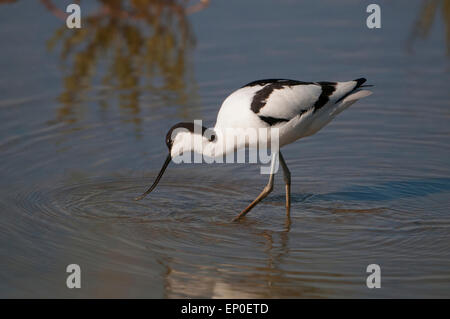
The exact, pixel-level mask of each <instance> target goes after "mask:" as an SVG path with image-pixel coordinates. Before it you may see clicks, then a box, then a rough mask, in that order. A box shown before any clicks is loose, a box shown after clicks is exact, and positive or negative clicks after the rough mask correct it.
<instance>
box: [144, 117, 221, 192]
mask: <svg viewBox="0 0 450 319" xmlns="http://www.w3.org/2000/svg"><path fill="white" fill-rule="evenodd" d="M215 139H216V136H215V134H214V131H212V130H210V129H207V128H206V127H204V126H202V125H200V124H198V123H195V122H180V123H178V124H175V125H174V126H172V127H171V128H170V130H169V131H168V132H167V134H166V145H167V148H168V149H169V154H168V155H167V157H166V161H165V162H164V164H163V166H162V168H161V170H160V172H159V174H158V176H157V177H156V179H155V181H154V182H153V184H152V186H150V188H149V189H148V190H147V191H146V192H145V193H143V194H142V195H141V196H138V197H136V198H135V199H136V200H140V199H142V198H144V197H145V196H147V195H148V194H149V193H150V192H151V191H153V189H155V187H156V185H158V182H159V180H160V179H161V177H162V176H163V174H164V172H165V170H166V168H167V166H168V165H169V163H170V162H171V160H172V158H175V157H177V156H181V155H183V154H184V153H186V152H191V151H195V152H198V153H202V149H203V147H204V146H205V145H206V144H208V143H211V142H214V141H215Z"/></svg>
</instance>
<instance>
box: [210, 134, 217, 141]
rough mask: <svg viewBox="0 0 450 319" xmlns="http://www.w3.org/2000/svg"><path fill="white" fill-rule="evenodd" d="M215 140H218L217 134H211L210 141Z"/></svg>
mask: <svg viewBox="0 0 450 319" xmlns="http://www.w3.org/2000/svg"><path fill="white" fill-rule="evenodd" d="M215 140H216V136H215V135H214V134H211V136H210V137H209V141H210V142H214V141H215Z"/></svg>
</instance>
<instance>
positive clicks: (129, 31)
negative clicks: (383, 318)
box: [0, 0, 450, 298]
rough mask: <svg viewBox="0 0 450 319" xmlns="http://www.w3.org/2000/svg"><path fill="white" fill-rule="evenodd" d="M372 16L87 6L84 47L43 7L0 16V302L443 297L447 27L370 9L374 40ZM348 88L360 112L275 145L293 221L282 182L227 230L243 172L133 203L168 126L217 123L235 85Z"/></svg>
mask: <svg viewBox="0 0 450 319" xmlns="http://www.w3.org/2000/svg"><path fill="white" fill-rule="evenodd" d="M62 3H63V2H61V3H60V2H58V6H61V7H60V8H64V6H63V4H62ZM123 3H124V4H125V1H123ZM369 3H370V2H367V1H339V3H338V2H337V1H331V0H329V1H269V0H264V1H261V0H258V1H256V0H255V1H253V0H252V1H234V0H233V1H214V0H213V1H211V3H210V5H209V7H207V8H205V9H203V10H200V11H198V12H194V13H192V14H184V13H183V10H181V9H180V8H184V7H186V6H189V5H191V4H193V3H192V2H190V3H185V2H183V3H181V2H180V6H178V5H173V4H170V5H169V4H167V5H164V6H162V7H158V5H157V4H155V2H153V1H147V2H142V4H141V6H142V7H138V8H136V9H137V10H138V12H141V13H142V12H146V13H145V14H143V13H142V14H141V15H133V14H130V15H124V10H123V8H117V7H109V8H106V9H108V10H105V8H101V7H100V6H99V5H98V4H94V3H93V2H91V3H90V4H89V5H88V4H87V3H86V4H84V2H83V3H82V10H83V11H82V12H83V20H82V21H83V22H82V23H83V28H82V29H81V31H74V30H68V29H66V28H65V26H64V25H65V24H64V21H63V20H61V19H60V18H59V17H58V11H55V10H53V11H52V10H51V9H50V8H48V7H46V6H44V5H43V2H38V1H36V2H28V1H16V2H14V3H11V4H2V5H0V26H1V27H0V41H1V43H2V50H1V51H0V69H1V70H2V71H1V73H0V74H1V76H0V120H1V125H0V154H1V156H0V176H1V179H0V214H1V217H0V296H1V297H69V298H70V297H139V298H140V297H151V298H153V297H156V298H173V297H182V298H184V297H207V298H210V297H215V298H220V297H232V298H234V297H267V298H273V297H286V298H310V297H320V298H324V297H326V298H340V297H345V298H351V297H370V298H373V297H450V246H449V242H450V215H449V198H450V167H449V159H450V147H449V146H450V145H449V136H450V130H449V124H448V123H449V119H450V111H449V105H450V93H449V87H448V83H449V80H450V76H449V66H450V64H449V59H448V54H447V50H448V42H447V41H448V39H447V38H446V33H445V28H446V27H447V26H448V24H449V21H448V16H449V15H448V12H447V11H445V10H446V9H445V7H444V3H445V1H423V2H422V1H395V2H392V1H380V2H379V4H380V5H381V7H382V28H381V29H379V30H369V29H368V28H367V27H366V26H365V19H366V17H367V13H366V12H365V9H366V6H367V5H368V4H369ZM125 7H126V8H128V7H127V6H125ZM430 8H431V9H430ZM158 10H161V11H158ZM433 10H434V11H433ZM191 11H195V10H191ZM155 12H162V13H161V14H160V15H157V14H155ZM430 12H431V13H433V14H430ZM155 17H159V19H155ZM445 17H447V20H445ZM425 35H426V36H425ZM361 76H364V77H366V78H368V80H369V82H370V83H371V84H374V85H375V87H374V89H373V91H374V94H373V95H372V96H370V97H369V98H367V99H364V100H363V101H360V102H358V103H357V104H355V105H354V106H352V107H351V108H350V109H348V110H347V111H345V112H344V113H342V114H341V115H340V116H339V117H338V118H337V119H336V120H335V121H334V122H332V123H331V124H329V125H328V126H327V127H326V128H324V129H323V130H322V131H320V132H319V133H318V134H316V135H315V136H312V137H309V138H306V139H304V140H301V141H298V142H297V143H295V144H293V145H289V146H287V147H286V148H285V149H284V151H283V154H284V157H285V159H286V161H287V163H288V165H289V167H290V170H291V172H292V196H293V198H292V209H291V215H290V218H287V217H286V215H285V210H284V186H283V179H282V178H281V174H280V175H277V177H276V183H275V189H274V191H273V192H272V194H271V195H270V196H269V197H268V198H267V199H265V200H264V201H263V202H262V203H261V204H259V205H258V206H257V207H256V208H255V209H254V210H252V212H251V213H249V215H248V216H247V217H246V218H245V219H244V220H242V221H241V222H238V223H230V220H231V218H232V217H234V216H235V215H236V214H237V213H238V212H239V211H240V210H242V209H243V208H244V207H245V206H246V205H247V204H248V203H249V202H251V201H252V200H253V199H254V198H255V197H256V196H257V195H258V193H259V192H260V190H261V189H262V188H263V187H264V185H265V184H266V182H267V181H266V178H267V176H262V175H260V174H259V166H258V165H254V164H253V165H243V164H233V165H231V164H227V165H219V164H215V165H206V164H204V165H200V164H192V165H187V164H186V165H171V167H170V169H169V170H168V171H167V173H166V175H165V176H164V177H163V179H162V181H161V183H160V185H159V187H158V188H157V190H156V191H155V192H154V193H152V194H151V196H149V197H148V198H146V199H145V200H143V201H141V202H135V201H133V200H132V199H133V198H134V197H135V196H136V195H137V194H139V193H141V192H142V191H143V190H144V189H145V188H146V187H147V186H148V185H149V183H150V182H152V180H153V178H154V177H155V175H156V174H157V173H158V170H159V168H160V165H161V164H162V163H163V161H164V159H165V156H166V152H167V149H166V146H165V143H164V137H165V134H166V132H167V130H168V129H169V128H170V126H171V125H173V124H174V123H176V122H179V121H185V120H193V119H203V120H204V124H205V125H206V126H213V125H214V121H215V117H216V115H217V111H218V108H219V107H220V104H221V102H222V100H223V99H224V98H225V97H226V96H227V95H228V94H229V93H230V92H232V91H233V90H234V89H236V88H238V87H240V86H242V85H243V84H245V83H247V82H250V81H252V80H255V79H259V78H273V77H282V78H293V79H298V80H304V81H322V80H325V81H334V80H350V79H354V78H358V77H361ZM280 173H281V172H280ZM71 263H76V264H79V265H80V267H81V269H82V288H81V289H72V290H69V289H68V288H67V287H66V284H65V282H66V276H67V275H68V274H67V273H66V272H65V269H66V266H67V265H68V264H71ZM372 263H376V264H378V265H380V266H381V270H382V288H381V289H368V288H367V287H366V284H365V281H366V277H367V275H368V274H367V273H366V267H367V265H369V264H372Z"/></svg>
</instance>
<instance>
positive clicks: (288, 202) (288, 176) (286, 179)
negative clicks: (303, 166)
mask: <svg viewBox="0 0 450 319" xmlns="http://www.w3.org/2000/svg"><path fill="white" fill-rule="evenodd" d="M280 163H281V167H282V168H283V177H284V182H285V183H286V214H288V215H289V213H290V211H291V172H290V171H289V168H288V167H287V165H286V162H285V161H284V158H283V155H281V152H280Z"/></svg>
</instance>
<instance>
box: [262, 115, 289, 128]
mask: <svg viewBox="0 0 450 319" xmlns="http://www.w3.org/2000/svg"><path fill="white" fill-rule="evenodd" d="M258 116H259V118H260V119H261V120H263V121H264V122H266V123H267V124H269V125H270V126H273V125H275V124H278V123H283V122H289V120H287V119H278V118H276V117H271V116H262V115H258Z"/></svg>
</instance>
